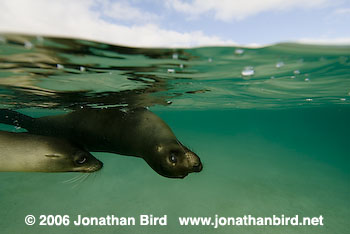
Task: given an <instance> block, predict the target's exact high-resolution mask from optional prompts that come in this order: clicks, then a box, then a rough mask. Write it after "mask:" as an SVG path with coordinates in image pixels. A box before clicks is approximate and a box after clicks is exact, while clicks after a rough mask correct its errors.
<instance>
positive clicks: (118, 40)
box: [0, 0, 234, 47]
mask: <svg viewBox="0 0 350 234" xmlns="http://www.w3.org/2000/svg"><path fill="white" fill-rule="evenodd" d="M96 3H97V4H103V1H101V0H99V1H94V0H56V1H46V0H35V1H26V0H2V1H0V31H1V32H15V33H30V34H38V35H51V36H65V37H78V38H83V39H90V40H97V41H102V42H108V43H113V44H121V45H128V46H143V47H189V46H199V45H233V44H234V42H233V41H230V40H222V39H220V38H219V37H216V36H208V35H205V34H204V33H202V32H201V31H191V32H187V33H180V32H176V31H173V30H166V29H163V28H160V27H159V26H158V25H156V24H152V23H147V24H144V25H140V24H139V25H137V26H130V27H128V26H125V25H122V24H112V23H110V22H107V21H104V20H103V19H102V18H101V17H100V16H101V15H100V12H98V11H96V10H93V9H94V6H95V5H94V4H96ZM114 7H116V8H117V5H114ZM111 12H113V8H111ZM114 12H116V10H115V9H114ZM131 12H133V14H134V17H138V18H140V19H141V18H142V17H144V16H143V15H142V12H141V11H138V10H137V9H133V10H131ZM111 14H112V13H111ZM123 14H124V13H123ZM146 16H147V14H146ZM148 16H149V15H148Z"/></svg>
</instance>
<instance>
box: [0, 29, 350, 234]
mask: <svg viewBox="0 0 350 234" xmlns="http://www.w3.org/2000/svg"><path fill="white" fill-rule="evenodd" d="M349 104H350V46H314V45H300V44H277V45H273V46H269V47H264V48H256V49H251V48H241V47H208V48H191V49H148V48H127V47H121V46H113V45H107V44H102V43H97V42H91V41H84V40H77V39H62V38H47V37H39V36H23V35H2V36H1V37H0V108H8V109H13V110H17V111H20V112H22V113H25V114H27V115H30V116H32V117H38V116H46V115H55V114H59V113H64V112H69V111H72V110H77V109H82V108H126V107H140V106H143V107H149V108H150V110H151V111H153V112H154V113H156V114H157V115H158V116H160V117H161V118H162V119H163V120H164V121H165V122H166V123H167V124H168V125H169V126H170V127H171V128H172V130H173V131H174V133H175V134H176V136H177V137H178V139H179V140H180V141H181V142H182V143H183V144H184V145H186V146H188V147H189V148H190V149H192V150H193V151H194V152H196V153H197V154H198V156H199V157H200V158H201V161H202V163H203V166H204V168H203V171H201V172H199V173H191V174H189V175H188V176H187V177H186V178H184V179H169V178H165V177H162V176H160V175H158V174H157V173H156V172H154V171H153V170H152V169H151V168H150V167H149V166H148V165H147V164H146V163H145V161H144V160H143V159H140V158H136V157H126V156H120V155H115V154H110V153H99V152H93V153H92V154H93V155H94V156H95V157H97V158H98V159H100V160H101V161H103V162H104V167H103V169H102V170H100V171H98V172H95V173H91V174H81V173H12V172H11V173H9V172H1V173H0V207H1V209H0V230H1V233H96V232H98V233H179V232H186V233H242V234H244V233H269V234H270V233H291V234H295V233H305V234H311V233H318V234H319V233H327V234H328V233H332V234H345V233H347V232H348V230H349V229H350V224H349V218H350V201H349V192H350V159H349V156H350V147H349V142H350V136H349V133H350V132H349V130H350V121H349V117H350V105H349ZM0 130H7V131H25V130H23V129H19V128H16V127H13V126H9V125H4V124H0ZM50 214H52V215H69V216H70V217H71V219H72V220H73V219H74V217H76V216H77V215H79V214H80V215H83V216H95V217H102V216H106V215H115V216H123V217H138V216H139V215H141V214H152V215H154V216H163V215H167V216H168V225H166V226H159V225H158V226H140V225H135V226H74V225H69V226H40V225H38V223H36V224H35V225H33V226H27V225H26V224H25V222H24V219H25V217H26V216H27V215H34V216H35V217H36V218H37V222H38V220H39V216H40V215H50ZM216 214H217V215H219V216H222V217H240V216H244V215H252V216H256V217H271V216H273V215H278V216H280V215H285V216H291V217H292V216H295V215H299V216H301V217H319V216H320V215H322V216H323V217H324V225H323V226H291V225H289V226H229V225H227V226H219V227H218V228H214V227H213V226H203V225H198V226H196V225H195V226H181V225H180V224H179V222H178V217H185V216H186V217H187V216H194V217H214V216H215V215H216Z"/></svg>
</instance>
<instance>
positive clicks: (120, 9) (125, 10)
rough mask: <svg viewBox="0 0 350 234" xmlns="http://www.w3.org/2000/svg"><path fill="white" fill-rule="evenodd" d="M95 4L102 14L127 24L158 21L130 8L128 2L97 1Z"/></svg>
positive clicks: (151, 15) (148, 14)
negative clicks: (127, 22)
mask: <svg viewBox="0 0 350 234" xmlns="http://www.w3.org/2000/svg"><path fill="white" fill-rule="evenodd" d="M96 4H98V5H99V7H100V8H101V10H102V14H103V15H105V16H108V17H110V18H112V19H116V20H121V21H129V22H145V21H146V22H149V21H155V20H158V19H159V16H158V15H156V14H152V13H149V12H144V11H141V10H140V9H138V8H135V7H132V6H130V4H129V3H128V2H110V1H97V2H96Z"/></svg>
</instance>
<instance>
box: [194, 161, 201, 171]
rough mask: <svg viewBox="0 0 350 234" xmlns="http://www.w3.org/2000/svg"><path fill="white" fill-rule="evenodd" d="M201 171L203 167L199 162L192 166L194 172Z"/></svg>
mask: <svg viewBox="0 0 350 234" xmlns="http://www.w3.org/2000/svg"><path fill="white" fill-rule="evenodd" d="M202 169H203V165H202V163H201V162H199V163H198V164H195V165H193V171H194V172H200V171H202Z"/></svg>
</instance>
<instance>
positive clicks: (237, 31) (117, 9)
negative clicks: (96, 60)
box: [0, 0, 350, 47]
mask: <svg viewBox="0 0 350 234" xmlns="http://www.w3.org/2000/svg"><path fill="white" fill-rule="evenodd" d="M349 25H350V0H143V1H141V0H129V1H126V0H54V1H48V0H1V1H0V32H6V33H9V32H10V33H25V34H35V35H40V36H46V35H49V36H63V37H73V38H82V39H89V40H95V41H101V42H107V43H111V44H118V45H125V46H135V47H198V46H213V45H214V46H235V45H240V46H251V47H259V46H264V45H269V44H274V43H279V42H300V43H313V44H350V26H349Z"/></svg>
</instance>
